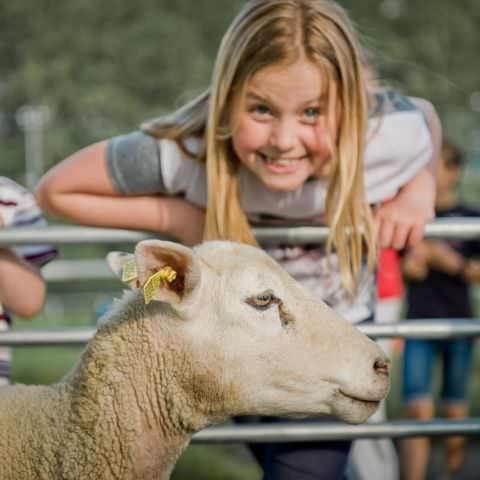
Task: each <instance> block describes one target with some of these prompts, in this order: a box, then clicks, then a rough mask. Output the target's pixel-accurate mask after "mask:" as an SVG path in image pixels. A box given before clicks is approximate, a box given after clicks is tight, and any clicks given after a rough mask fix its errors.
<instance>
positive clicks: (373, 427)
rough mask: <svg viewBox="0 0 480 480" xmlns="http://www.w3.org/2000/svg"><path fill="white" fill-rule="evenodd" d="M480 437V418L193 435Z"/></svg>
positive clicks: (216, 438) (241, 428)
mask: <svg viewBox="0 0 480 480" xmlns="http://www.w3.org/2000/svg"><path fill="white" fill-rule="evenodd" d="M460 434H461V435H465V436H473V435H479V434H480V418H473V417H471V418H468V419H465V420H431V421H415V420H398V421H392V422H383V423H365V424H363V425H347V424H344V423H338V422H332V423H326V422H321V423H320V422H319V423H313V422H312V423H293V422H292V423H287V424H285V423H275V424H256V425H255V424H254V425H235V426H233V425H232V426H230V425H227V426H219V427H210V428H207V429H205V430H202V431H201V432H198V433H197V434H195V435H194V436H193V441H194V442H196V443H243V442H248V443H262V442H314V441H319V440H346V439H351V440H353V439H356V438H386V437H390V438H402V437H423V436H426V437H439V436H450V435H460Z"/></svg>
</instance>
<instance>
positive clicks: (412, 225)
mask: <svg viewBox="0 0 480 480" xmlns="http://www.w3.org/2000/svg"><path fill="white" fill-rule="evenodd" d="M412 100H413V102H414V103H415V105H416V106H417V107H418V108H419V109H421V110H422V112H423V114H424V116H425V119H426V121H427V124H428V127H429V130H430V135H431V139H432V145H433V150H432V156H431V158H430V161H429V162H428V163H427V164H426V165H425V167H423V168H421V169H420V170H419V171H418V172H417V174H416V175H415V176H414V177H413V178H412V179H411V180H410V181H409V182H408V183H406V184H405V185H404V186H403V187H402V188H401V189H400V191H399V192H398V193H397V195H395V197H394V198H393V199H392V200H390V201H389V202H386V203H385V204H383V205H382V206H381V207H380V208H379V209H378V210H377V211H376V213H375V219H376V224H377V230H378V239H379V242H380V246H382V247H384V248H388V247H390V248H395V249H397V250H400V249H402V248H404V247H406V246H414V245H416V244H418V242H420V240H421V239H422V238H423V233H424V229H425V225H426V224H427V223H428V222H430V221H431V220H433V218H434V217H435V191H436V170H437V166H438V162H439V157H440V152H441V142H442V129H441V124H440V120H439V118H438V115H437V113H436V112H435V109H434V108H433V106H432V104H431V103H430V102H428V101H426V100H423V99H412Z"/></svg>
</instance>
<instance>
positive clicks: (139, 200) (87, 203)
mask: <svg viewBox="0 0 480 480" xmlns="http://www.w3.org/2000/svg"><path fill="white" fill-rule="evenodd" d="M107 144H108V142H107V141H103V142H100V143H96V144H94V145H91V146H89V147H86V148H84V149H82V150H80V151H79V152H77V153H75V154H73V155H72V156H70V157H69V158H67V159H66V160H64V161H63V162H61V163H60V164H58V165H57V166H55V167H54V168H53V169H51V170H50V171H49V172H47V174H46V175H45V176H44V177H43V178H42V179H41V180H40V182H39V185H38V188H37V192H36V196H37V201H38V203H39V205H40V207H41V208H42V209H44V210H45V211H46V212H48V213H50V214H52V215H55V216H62V217H66V218H69V219H71V220H73V221H75V222H78V223H81V224H88V225H95V226H102V227H118V228H132V229H141V230H151V231H156V232H162V233H165V234H169V235H172V236H174V237H176V238H178V239H179V240H181V241H183V242H184V243H187V244H194V243H198V242H199V241H201V239H202V235H203V224H204V213H203V210H202V209H199V208H197V207H195V206H194V205H192V204H190V203H188V202H186V201H185V200H183V199H180V198H176V197H163V196H160V195H136V196H126V195H121V194H119V193H117V192H116V191H115V189H114V186H113V183H112V179H111V178H110V175H109V173H108V171H107V164H106V152H107Z"/></svg>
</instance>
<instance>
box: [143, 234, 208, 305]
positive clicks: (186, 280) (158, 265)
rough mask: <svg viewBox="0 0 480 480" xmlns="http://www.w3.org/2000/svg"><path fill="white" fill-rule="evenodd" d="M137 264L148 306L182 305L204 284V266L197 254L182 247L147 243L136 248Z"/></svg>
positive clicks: (163, 243)
mask: <svg viewBox="0 0 480 480" xmlns="http://www.w3.org/2000/svg"><path fill="white" fill-rule="evenodd" d="M135 262H136V265H137V274H138V280H139V282H140V285H141V286H142V288H143V291H144V298H145V303H149V302H150V301H151V300H157V301H162V302H166V303H172V304H178V303H180V302H182V301H183V300H184V299H185V298H186V297H188V296H189V295H190V294H191V293H192V292H193V291H194V290H195V288H196V287H197V285H198V283H199V281H200V266H199V262H198V260H197V258H196V257H195V254H194V253H193V250H191V249H190V248H188V247H185V246H183V245H180V244H178V243H174V242H167V241H162V240H143V241H141V242H139V243H138V244H137V246H136V248H135Z"/></svg>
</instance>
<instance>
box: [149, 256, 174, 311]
mask: <svg viewBox="0 0 480 480" xmlns="http://www.w3.org/2000/svg"><path fill="white" fill-rule="evenodd" d="M176 278H177V272H176V271H175V270H174V269H173V268H172V267H170V266H169V265H167V266H166V267H163V268H162V269H160V270H159V271H158V272H156V273H154V274H153V275H152V276H151V277H150V278H149V279H148V280H147V281H146V282H145V284H144V285H143V298H144V300H145V303H146V304H147V305H148V304H149V303H150V302H151V301H152V298H153V295H154V293H155V290H156V289H157V288H159V287H160V284H161V283H162V282H168V283H172V282H173V281H174V280H175V279H176Z"/></svg>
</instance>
